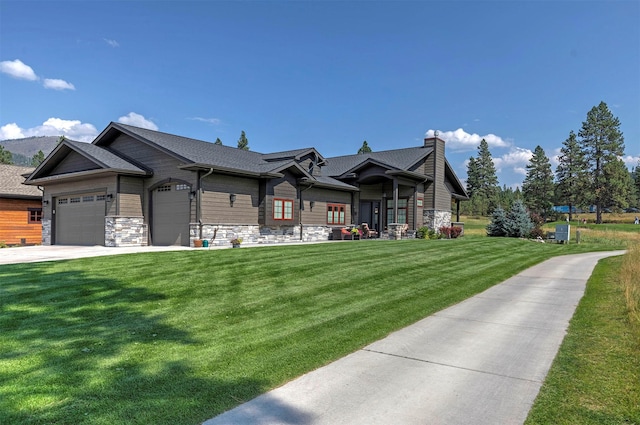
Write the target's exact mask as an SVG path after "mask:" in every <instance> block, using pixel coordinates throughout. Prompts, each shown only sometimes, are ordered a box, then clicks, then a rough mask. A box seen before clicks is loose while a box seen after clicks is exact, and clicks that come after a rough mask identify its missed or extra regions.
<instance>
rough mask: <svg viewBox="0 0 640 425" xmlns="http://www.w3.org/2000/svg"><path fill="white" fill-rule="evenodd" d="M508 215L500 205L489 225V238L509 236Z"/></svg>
mask: <svg viewBox="0 0 640 425" xmlns="http://www.w3.org/2000/svg"><path fill="white" fill-rule="evenodd" d="M506 222H507V215H506V213H505V212H504V210H503V209H502V207H501V206H500V205H498V206H497V207H496V209H494V210H493V212H492V213H491V222H490V223H489V224H488V225H487V236H507V230H506Z"/></svg>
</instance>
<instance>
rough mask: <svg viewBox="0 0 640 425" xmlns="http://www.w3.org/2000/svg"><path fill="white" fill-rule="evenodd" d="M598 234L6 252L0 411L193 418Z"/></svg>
mask: <svg viewBox="0 0 640 425" xmlns="http://www.w3.org/2000/svg"><path fill="white" fill-rule="evenodd" d="M614 244H615V242H614ZM602 247H603V246H602V245H597V244H591V243H583V244H580V245H578V244H568V245H560V244H539V243H534V242H530V241H525V240H518V239H504V238H486V237H473V236H471V237H464V238H460V239H455V240H431V241H430V240H407V241H375V240H374V241H354V242H338V243H330V244H317V245H297V246H280V247H266V248H250V249H246V248H243V249H234V250H231V249H229V250H212V251H206V250H202V251H178V252H166V253H149V254H134V255H121V256H114V257H102V258H88V259H80V260H73V261H62V262H49V263H32V264H24V265H9V266H0V312H1V314H0V423H3V424H4V423H6V424H12V425H17V424H54V423H55V424H74V425H76V424H92V425H93V424H105V425H106V424H109V425H111V424H121V423H126V424H154V425H156V424H172V425H173V424H190V425H193V424H197V423H200V422H201V421H203V420H205V419H207V418H209V417H212V416H215V415H216V414H219V413H221V412H223V411H225V410H227V409H229V408H231V407H233V406H235V405H237V404H239V403H241V402H243V401H246V400H249V399H251V398H253V397H255V396H256V395H258V394H261V393H263V392H265V391H267V390H269V389H271V388H274V387H276V386H278V385H280V384H282V383H284V382H286V381H288V380H290V379H292V378H295V377H297V376H299V375H301V374H303V373H305V372H307V371H309V370H312V369H315V368H317V367H319V366H322V365H324V364H326V363H328V362H330V361H332V360H334V359H337V358H339V357H341V356H344V355H346V354H348V353H350V352H353V351H355V350H357V349H359V348H361V347H362V346H364V345H366V344H367V343H370V342H372V341H375V340H377V339H380V338H382V337H384V336H385V335H387V334H388V333H389V332H391V331H394V330H396V329H399V328H402V327H404V326H406V325H408V324H410V323H414V322H416V321H417V320H419V319H421V318H423V317H426V316H428V315H430V314H432V313H434V312H436V311H438V310H441V309H442V308H444V307H447V306H449V305H451V304H454V303H457V302H459V301H461V300H463V299H466V298H468V297H469V296H471V295H473V294H475V293H478V292H480V291H482V290H484V289H486V288H488V287H490V286H492V285H494V284H496V283H499V282H501V281H503V280H504V279H506V278H508V277H510V276H512V275H514V274H515V273H517V272H519V271H521V270H523V269H526V268H528V267H530V266H531V265H533V264H536V263H538V262H540V261H543V260H545V259H547V258H550V257H552V256H556V255H561V254H569V253H577V252H585V251H592V250H597V249H602ZM622 247H624V245H623V242H620V243H619V244H618V246H612V245H605V246H604V249H611V248H622Z"/></svg>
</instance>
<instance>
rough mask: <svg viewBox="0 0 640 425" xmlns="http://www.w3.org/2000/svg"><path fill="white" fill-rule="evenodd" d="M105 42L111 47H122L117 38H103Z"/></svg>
mask: <svg viewBox="0 0 640 425" xmlns="http://www.w3.org/2000/svg"><path fill="white" fill-rule="evenodd" d="M103 40H104V42H105V43H107V44H108V45H109V46H111V47H120V43H118V42H117V41H115V40H110V39H108V38H103Z"/></svg>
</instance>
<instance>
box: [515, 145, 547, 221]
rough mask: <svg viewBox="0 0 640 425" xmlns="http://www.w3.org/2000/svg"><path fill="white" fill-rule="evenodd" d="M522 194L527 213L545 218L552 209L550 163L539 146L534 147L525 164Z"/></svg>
mask: <svg viewBox="0 0 640 425" xmlns="http://www.w3.org/2000/svg"><path fill="white" fill-rule="evenodd" d="M522 193H523V195H524V200H525V204H526V206H527V207H528V208H529V211H531V212H534V213H536V214H539V215H541V216H542V217H544V218H546V217H547V216H548V215H549V213H550V212H551V207H553V173H552V172H551V163H550V162H549V158H547V155H545V153H544V149H542V147H541V146H540V145H538V146H536V148H535V150H534V151H533V156H532V157H531V159H530V160H529V164H527V176H526V177H525V179H524V182H523V183H522Z"/></svg>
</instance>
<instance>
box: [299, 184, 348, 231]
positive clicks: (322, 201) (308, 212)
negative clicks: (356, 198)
mask: <svg viewBox="0 0 640 425" xmlns="http://www.w3.org/2000/svg"><path fill="white" fill-rule="evenodd" d="M302 199H303V201H304V211H302V222H303V224H314V225H318V226H325V225H327V204H345V205H346V208H345V224H350V223H351V193H349V192H341V191H336V190H331V189H318V188H311V189H309V190H305V191H304V192H302ZM310 201H314V203H315V205H314V206H313V210H312V209H311V206H310V204H309V202H310Z"/></svg>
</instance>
